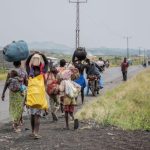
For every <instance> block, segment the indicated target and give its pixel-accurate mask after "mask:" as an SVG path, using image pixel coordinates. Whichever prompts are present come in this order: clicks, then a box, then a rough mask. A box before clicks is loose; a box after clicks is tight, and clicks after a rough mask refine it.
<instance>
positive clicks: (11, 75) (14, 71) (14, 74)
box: [10, 70, 18, 78]
mask: <svg viewBox="0 0 150 150" xmlns="http://www.w3.org/2000/svg"><path fill="white" fill-rule="evenodd" d="M17 76H18V72H17V71H16V70H12V71H11V73H10V77H11V78H14V77H17Z"/></svg>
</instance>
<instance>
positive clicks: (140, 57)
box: [139, 47, 141, 64]
mask: <svg viewBox="0 0 150 150" xmlns="http://www.w3.org/2000/svg"><path fill="white" fill-rule="evenodd" d="M139 64H141V47H139Z"/></svg>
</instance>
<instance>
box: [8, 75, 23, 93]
mask: <svg viewBox="0 0 150 150" xmlns="http://www.w3.org/2000/svg"><path fill="white" fill-rule="evenodd" d="M20 86H21V84H20V82H19V79H18V77H14V78H10V79H9V86H8V88H9V90H10V91H12V92H18V91H19V90H20Z"/></svg>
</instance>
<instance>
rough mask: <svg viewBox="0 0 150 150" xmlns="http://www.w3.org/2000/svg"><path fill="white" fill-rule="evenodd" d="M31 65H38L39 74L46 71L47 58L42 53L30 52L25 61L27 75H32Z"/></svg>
mask: <svg viewBox="0 0 150 150" xmlns="http://www.w3.org/2000/svg"><path fill="white" fill-rule="evenodd" d="M33 67H40V74H44V73H46V72H47V71H48V60H47V58H46V57H45V55H44V54H41V53H39V52H35V53H33V54H31V55H30V56H29V57H28V59H27V61H26V71H27V73H28V75H29V76H32V77H33V76H34V69H33Z"/></svg>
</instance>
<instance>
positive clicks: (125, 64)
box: [121, 62, 128, 71]
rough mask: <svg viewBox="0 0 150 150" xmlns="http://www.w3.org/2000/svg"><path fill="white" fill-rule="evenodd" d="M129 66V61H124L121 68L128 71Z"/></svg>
mask: <svg viewBox="0 0 150 150" xmlns="http://www.w3.org/2000/svg"><path fill="white" fill-rule="evenodd" d="M127 68H128V62H123V63H122V64H121V70H122V71H127Z"/></svg>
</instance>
